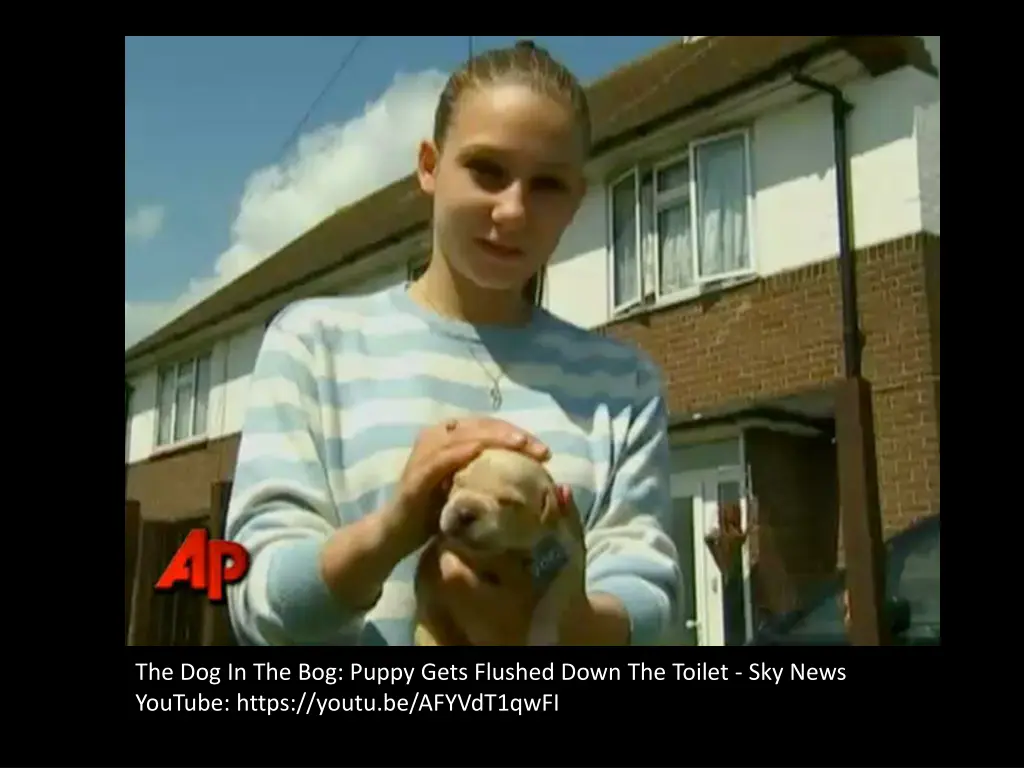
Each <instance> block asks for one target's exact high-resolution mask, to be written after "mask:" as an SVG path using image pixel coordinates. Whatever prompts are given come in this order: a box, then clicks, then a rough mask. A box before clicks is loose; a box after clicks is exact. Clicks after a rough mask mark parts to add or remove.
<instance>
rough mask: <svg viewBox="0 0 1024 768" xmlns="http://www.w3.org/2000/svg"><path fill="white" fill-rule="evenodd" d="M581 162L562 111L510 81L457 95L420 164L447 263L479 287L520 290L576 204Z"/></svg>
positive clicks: (569, 116) (574, 132) (576, 137)
mask: <svg viewBox="0 0 1024 768" xmlns="http://www.w3.org/2000/svg"><path fill="white" fill-rule="evenodd" d="M583 162H584V154H583V146H582V142H581V141H580V133H579V130H578V129H577V126H576V123H575V119H574V115H573V113H572V111H571V110H570V109H569V108H568V107H566V106H565V105H563V104H561V103H559V102H558V101H556V100H554V99H552V98H551V97H548V96H545V95H543V94H539V93H536V92H535V91H533V90H531V89H530V88H529V87H527V86H524V85H519V84H512V83H509V84H489V85H485V86H481V87H475V88H470V89H468V90H467V91H465V92H463V94H462V96H461V98H460V99H459V102H458V105H457V106H456V108H455V110H454V114H453V118H452V122H451V124H450V125H449V128H448V133H447V136H446V137H445V143H444V150H443V152H442V153H441V154H440V155H438V152H437V148H436V147H435V146H434V145H433V144H432V143H430V142H424V144H423V145H422V146H421V148H420V158H419V177H420V184H421V186H422V188H423V190H424V191H425V192H427V193H428V194H432V195H433V196H434V238H435V244H436V246H437V247H438V248H439V249H440V251H441V253H442V254H443V256H444V257H445V258H446V259H447V261H448V263H449V265H450V267H451V268H452V269H453V270H454V271H456V272H457V273H459V274H460V275H462V276H463V277H465V278H468V279H469V280H470V281H471V282H473V283H474V284H476V285H478V286H480V287H481V288H486V289H490V290H509V289H519V288H521V287H522V286H523V285H524V284H525V283H526V281H527V280H529V279H530V277H532V276H533V275H534V274H535V273H536V272H537V271H539V270H540V268H541V267H543V266H544V265H545V264H546V263H547V261H548V259H549V258H551V254H552V253H553V252H554V250H555V248H556V246H557V245H558V241H559V239H560V238H561V237H562V233H563V232H564V231H565V228H566V227H567V226H568V225H569V222H570V221H572V218H573V216H574V215H575V213H576V209H577V208H578V207H579V203H580V200H581V199H582V196H583V192H584V186H585V185H584V181H583Z"/></svg>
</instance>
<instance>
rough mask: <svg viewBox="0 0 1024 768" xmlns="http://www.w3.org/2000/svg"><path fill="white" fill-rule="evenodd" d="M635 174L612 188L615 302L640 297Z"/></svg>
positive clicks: (622, 302) (620, 303)
mask: <svg viewBox="0 0 1024 768" xmlns="http://www.w3.org/2000/svg"><path fill="white" fill-rule="evenodd" d="M636 235H637V220H636V178H635V177H634V176H630V177H629V178H628V179H624V180H623V181H621V182H619V183H618V184H616V185H615V187H613V189H612V253H613V254H614V261H615V273H614V281H615V286H614V297H615V306H617V307H618V306H621V305H623V304H625V303H627V302H630V301H636V300H637V299H638V298H639V297H640V286H639V285H638V284H637V256H638V254H637V252H636Z"/></svg>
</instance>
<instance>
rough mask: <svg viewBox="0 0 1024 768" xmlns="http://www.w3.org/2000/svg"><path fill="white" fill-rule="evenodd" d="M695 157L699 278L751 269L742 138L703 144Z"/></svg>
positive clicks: (744, 147) (744, 156)
mask: <svg viewBox="0 0 1024 768" xmlns="http://www.w3.org/2000/svg"><path fill="white" fill-rule="evenodd" d="M696 158H697V211H698V219H697V221H698V225H697V248H698V253H699V255H700V274H701V276H702V277H712V276H714V275H720V274H725V273H728V272H736V271H739V270H743V269H748V268H749V267H750V231H749V226H748V225H749V222H748V221H747V195H748V192H749V190H748V184H747V173H746V168H747V162H746V143H745V141H744V139H743V137H742V136H735V137H730V138H728V139H722V140H721V141H715V142H712V143H709V144H703V145H701V146H699V147H698V148H697V150H696Z"/></svg>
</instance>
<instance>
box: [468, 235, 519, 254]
mask: <svg viewBox="0 0 1024 768" xmlns="http://www.w3.org/2000/svg"><path fill="white" fill-rule="evenodd" d="M476 244H477V245H479V246H480V248H482V249H483V250H484V251H486V252H487V253H489V254H491V255H492V256H497V257H498V258H499V259H518V258H521V257H522V255H523V251H522V249H521V248H513V247H512V246H510V245H502V244H501V243H495V242H494V241H493V240H485V239H484V238H482V237H478V238H476Z"/></svg>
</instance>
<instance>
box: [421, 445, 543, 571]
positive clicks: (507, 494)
mask: <svg viewBox="0 0 1024 768" xmlns="http://www.w3.org/2000/svg"><path fill="white" fill-rule="evenodd" d="M557 510H558V502H557V497H556V495H555V485H554V482H553V481H552V480H551V476H550V475H549V474H548V473H547V470H545V469H544V467H543V465H541V464H540V463H539V462H538V461H536V460H534V459H532V458H530V457H529V456H526V455H524V454H522V453H519V452H516V451H507V450H499V449H491V450H486V451H484V452H483V453H481V454H480V455H479V456H478V457H477V458H476V459H475V460H474V461H473V462H471V463H470V464H469V465H467V466H466V467H465V468H464V469H462V470H461V471H460V472H459V473H458V474H456V475H455V477H454V478H453V479H452V488H451V492H450V493H449V495H448V502H447V503H446V504H445V506H444V508H443V509H442V510H441V522H440V527H441V533H442V534H444V535H445V536H447V537H448V538H449V539H451V540H453V541H454V542H456V543H457V544H459V545H460V546H461V547H463V548H465V549H468V550H470V551H472V552H475V553H477V554H481V555H486V554H492V553H497V552H507V551H522V552H524V553H525V552H529V551H531V550H533V548H534V547H535V545H536V544H537V543H538V542H539V541H540V540H541V539H542V538H543V537H544V536H545V535H546V534H547V533H548V531H549V530H550V527H549V526H550V525H551V524H552V522H553V521H554V519H555V517H556V515H557Z"/></svg>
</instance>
